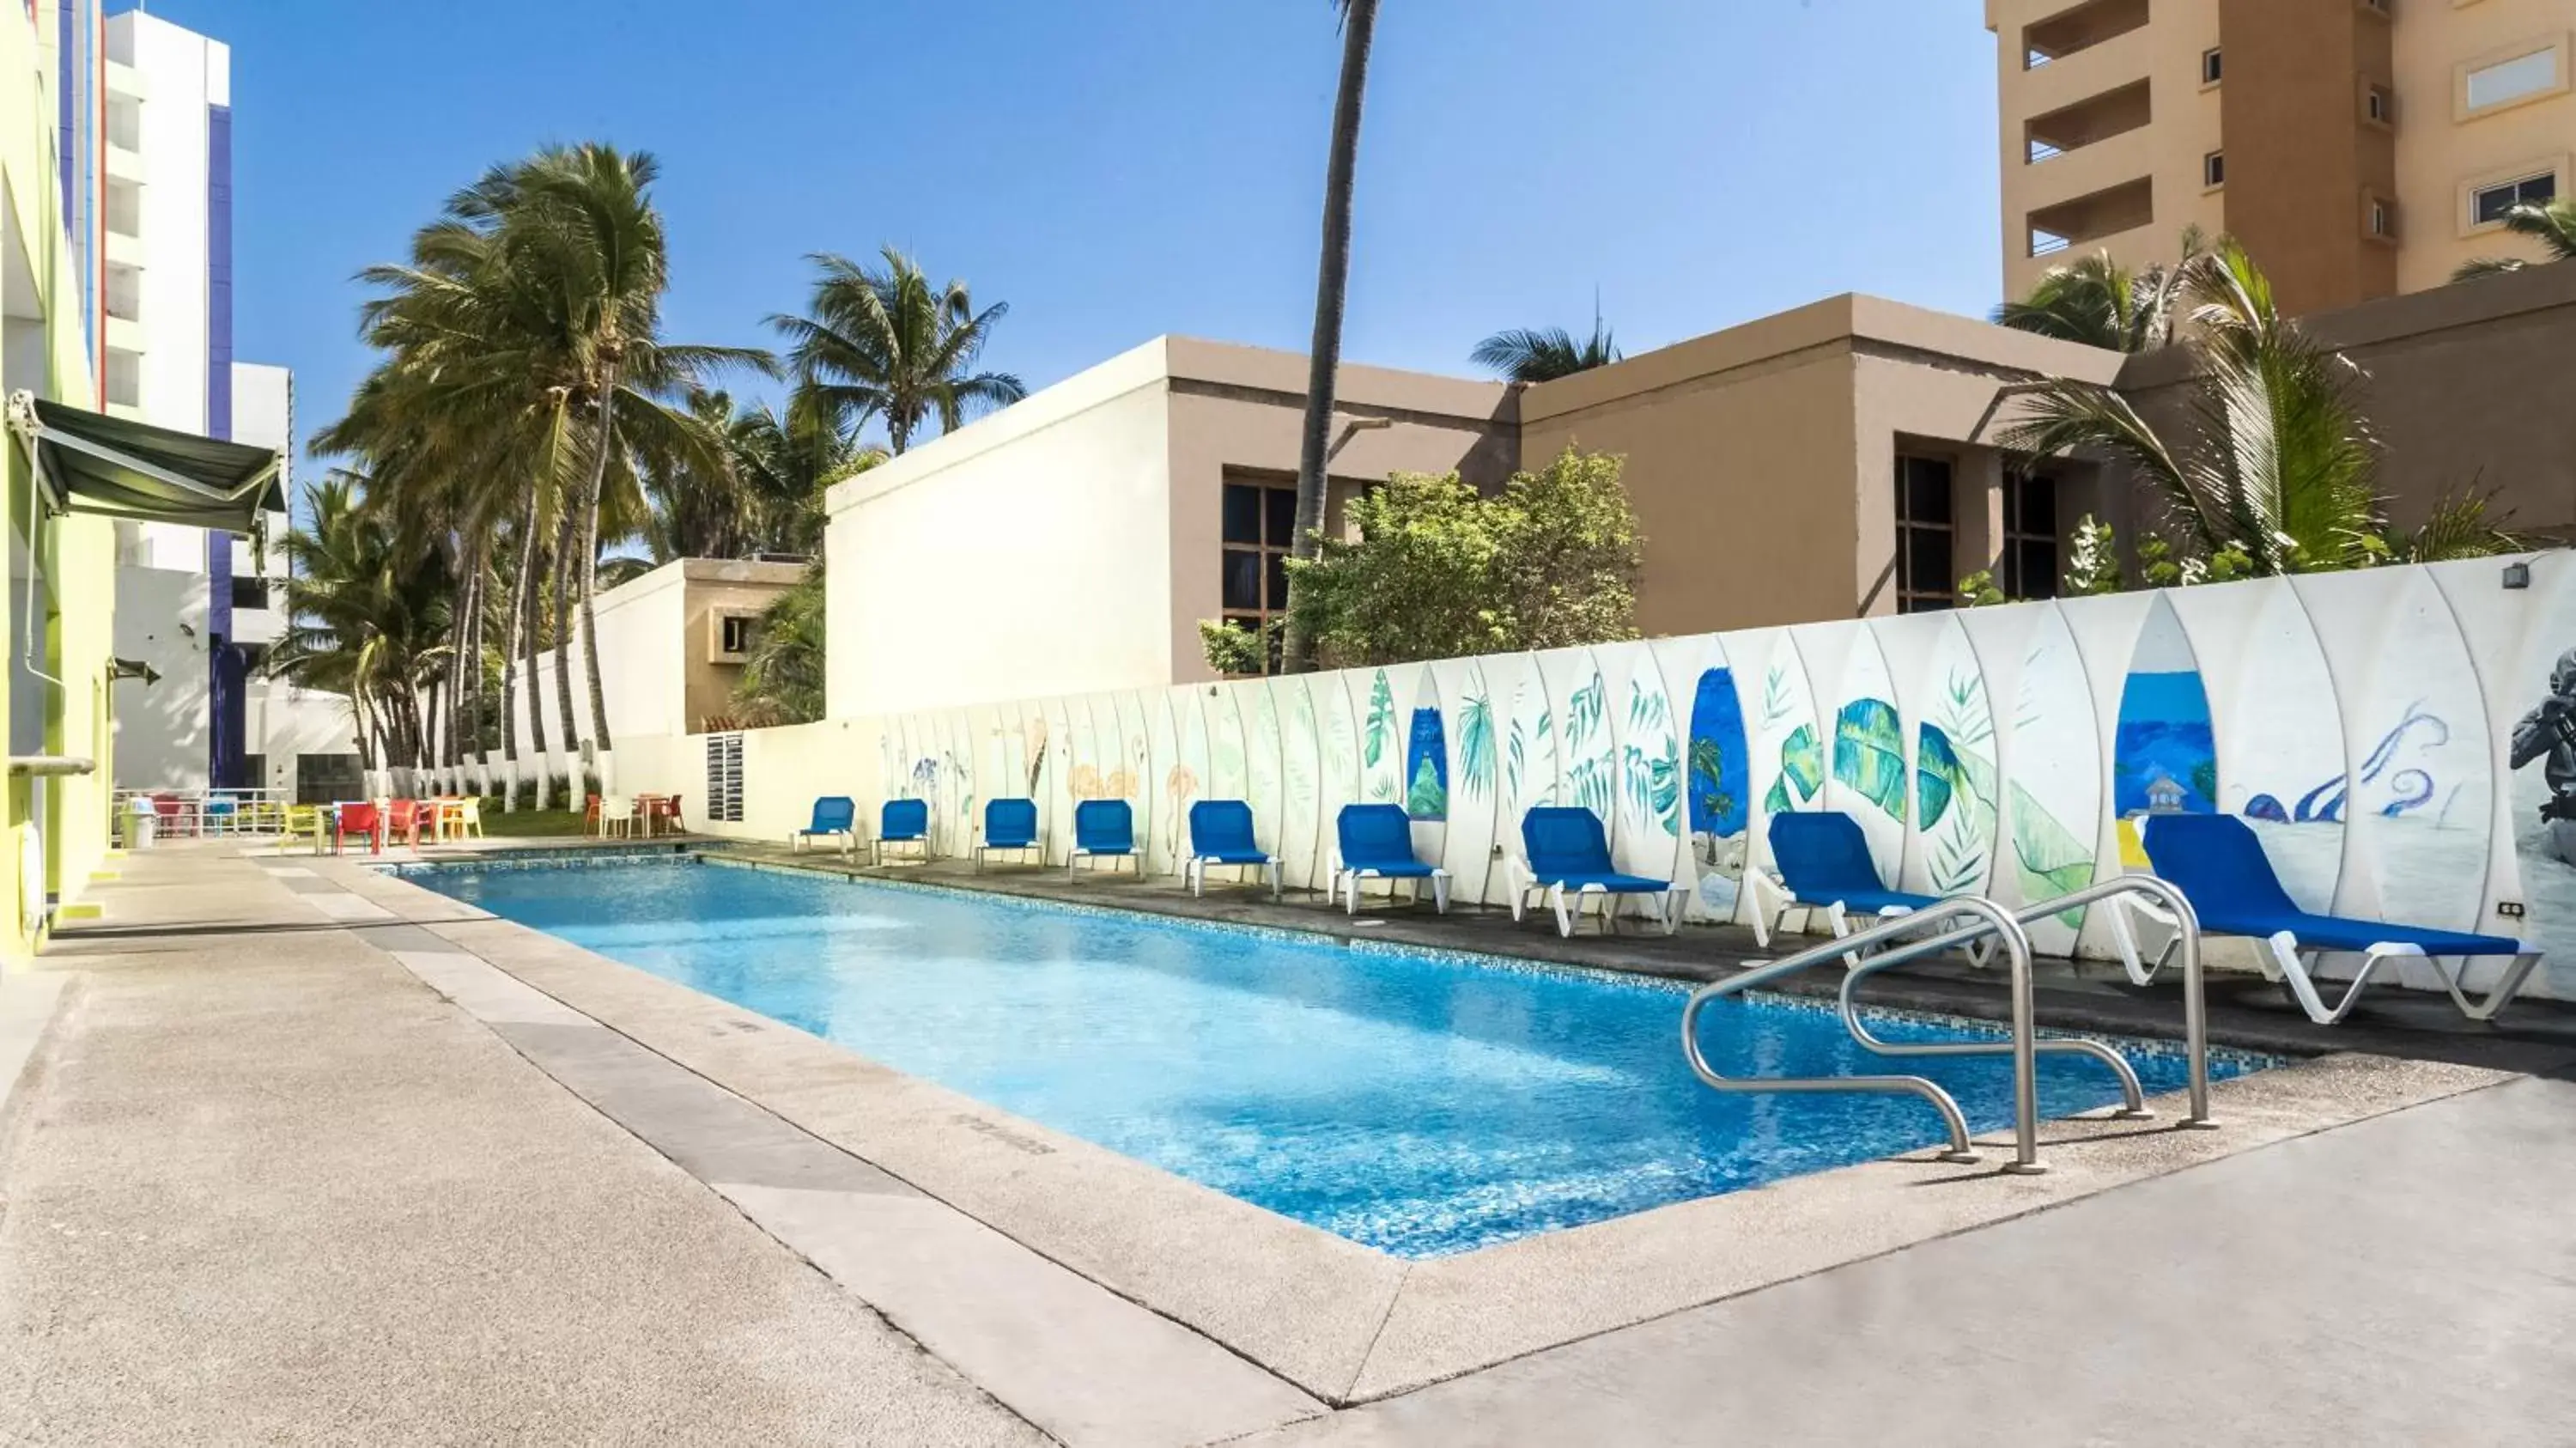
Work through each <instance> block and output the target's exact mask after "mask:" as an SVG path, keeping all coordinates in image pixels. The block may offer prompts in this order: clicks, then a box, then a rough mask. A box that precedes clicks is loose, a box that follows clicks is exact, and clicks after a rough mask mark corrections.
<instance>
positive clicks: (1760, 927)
mask: <svg viewBox="0 0 2576 1448" xmlns="http://www.w3.org/2000/svg"><path fill="white" fill-rule="evenodd" d="M1073 833H1074V840H1073V847H1072V850H1071V852H1070V857H1069V859H1068V860H1067V863H1066V870H1067V873H1068V875H1072V874H1077V873H1079V872H1080V871H1081V870H1083V869H1085V868H1093V869H1097V868H1099V867H1100V865H1101V863H1102V862H1104V861H1106V862H1108V865H1109V867H1110V868H1112V869H1114V868H1116V866H1117V864H1118V862H1120V861H1125V862H1127V863H1128V864H1129V867H1130V868H1131V869H1133V870H1135V871H1136V872H1137V873H1139V874H1141V873H1143V869H1144V862H1143V854H1142V852H1141V851H1140V850H1139V849H1138V848H1137V845H1136V828H1135V814H1134V811H1133V810H1132V809H1131V808H1130V807H1129V806H1128V804H1127V802H1126V801H1124V800H1116V799H1092V800H1084V801H1081V802H1080V803H1078V804H1076V805H1075V806H1074V811H1073ZM2141 833H2142V843H2143V846H2144V849H2145V851H2146V854H2147V857H2148V865H2149V868H2150V869H2152V870H2153V871H2154V872H2155V874H2156V875H2158V876H2159V877H2161V878H2162V879H2164V880H2165V881H2166V882H2167V883H2169V884H2171V885H2173V886H2175V887H2176V888H2177V889H2179V890H2181V891H2182V893H2183V896H2184V898H2185V899H2187V900H2189V901H2190V902H2191V905H2192V910H2193V913H2194V914H2195V915H2196V916H2197V917H2198V919H2199V924H2200V928H2201V929H2202V931H2203V932H2205V933H2207V934H2211V935H2228V936H2243V937H2249V938H2251V939H2253V940H2255V941H2257V942H2259V945H2258V950H2257V959H2258V961H2259V962H2260V964H2261V965H2262V968H2263V971H2264V974H2265V975H2266V976H2267V977H2269V978H2271V979H2272V980H2274V981H2276V982H2279V983H2282V984H2284V985H2286V986H2287V987H2288V988H2289V990H2290V992H2291V994H2292V995H2293V996H2294V997H2295V998H2296V999H2297V1001H2298V1002H2299V1005H2300V1007H2301V1008H2302V1009H2303V1010H2305V1011H2306V1012H2307V1014H2308V1015H2309V1016H2310V1017H2311V1018H2312V1019H2314V1020H2316V1021H2318V1022H2320V1023H2321V1024H2325V1025H2333V1024H2336V1023H2338V1022H2340V1021H2342V1020H2343V1019H2344V1018H2345V1017H2346V1016H2347V1015H2349V1014H2351V1012H2352V1009H2353V1006H2354V1004H2355V1003H2356V1001H2357V1000H2358V999H2359V997H2360V994H2361V990H2362V987H2363V986H2365V985H2367V984H2368V983H2369V982H2370V979H2371V977H2372V976H2373V975H2374V974H2375V973H2376V972H2378V971H2379V969H2380V968H2381V967H2382V966H2383V965H2389V964H2391V963H2393V962H2398V961H2405V960H2422V961H2426V962H2428V963H2429V964H2430V965H2431V966H2432V968H2433V969H2434V971H2435V972H2436V973H2437V974H2438V975H2439V976H2440V977H2441V980H2442V984H2443V987H2444V989H2446V990H2447V991H2449V993H2450V995H2451V999H2452V1001H2453V1002H2454V1003H2456V1004H2457V1005H2458V1006H2459V1008H2460V1009H2461V1010H2462V1011H2463V1012H2465V1013H2467V1014H2468V1016H2469V1017H2470V1018H2471V1019H2473V1020H2489V1019H2492V1018H2493V1017H2494V1016H2495V1014H2496V1012H2498V1011H2500V1010H2502V1009H2503V1008H2504V1006H2505V1005H2506V1004H2507V1003H2508V1002H2510V1001H2511V1000H2512V999H2513V996H2514V994H2515V993H2516V992H2517V991H2519V990H2520V989H2521V987H2522V984H2523V982H2524V981H2525V980H2526V979H2528V978H2529V976H2530V974H2531V971H2532V969H2533V968H2534V967H2535V966H2536V965H2537V964H2538V963H2539V960H2540V953H2539V952H2538V951H2535V950H2532V949H2531V948H2530V947H2528V946H2526V945H2525V944H2523V943H2522V942H2521V941H2518V940H2512V939H2508V938H2505V937H2503V936H2495V935H2477V934H2469V933H2464V932H2460V931H2450V930H2435V929H2428V928H2424V927H2420V926H2410V925H2401V924H2392V923H2389V922H2385V921H2376V920H2360V919H2352V918H2347V917H2341V916H2331V915H2317V914H2313V913H2310V912H2308V911H2304V910H2302V909H2300V908H2299V906H2298V905H2297V904H2296V903H2295V902H2293V901H2292V900H2291V898H2290V894H2289V891H2288V890H2286V889H2284V888H2283V887H2282V884H2281V880H2280V876H2279V875H2278V873H2276V872H2275V871H2274V870H2273V868H2272V863H2271V861H2270V859H2269V858H2268V857H2267V856H2266V855H2265V854H2264V853H2263V847H2262V843H2261V841H2259V840H2257V839H2256V838H2255V837H2254V832H2253V831H2252V829H2250V828H2249V827H2248V826H2247V825H2246V824H2245V822H2244V821H2243V820H2240V819H2236V818H2234V817H2232V816H2228V815H2193V814H2173V815H2150V816H2148V817H2147V819H2146V821H2145V826H2144V829H2143V830H2142V832H2141ZM1189 834H1190V850H1189V854H1188V856H1187V857H1186V858H1185V859H1184V861H1183V864H1182V876H1183V878H1184V879H1185V880H1186V881H1187V882H1188V884H1189V887H1190V892H1191V893H1192V894H1194V895H1196V894H1203V893H1204V892H1205V889H1206V885H1207V872H1208V871H1209V870H1210V869H1225V868H1230V869H1238V870H1242V871H1245V872H1247V873H1249V874H1252V875H1254V876H1256V877H1257V878H1264V879H1267V880H1268V882H1269V885H1270V894H1271V898H1273V899H1277V898H1278V897H1279V895H1280V892H1281V880H1280V871H1279V860H1278V857H1277V856H1274V855H1272V854H1270V853H1269V852H1268V851H1266V850H1264V849H1262V848H1261V847H1260V845H1259V844H1258V842H1257V841H1256V840H1255V838H1254V835H1253V821H1252V808H1251V806H1250V805H1248V804H1246V803H1244V802H1243V801H1241V800H1202V801H1200V802H1199V803H1197V804H1194V805H1192V806H1191V807H1190V814H1189ZM1769 835H1770V843H1771V855H1772V861H1773V866H1774V868H1775V869H1776V870H1777V872H1778V874H1777V877H1776V878H1774V877H1773V876H1771V875H1767V874H1765V873H1764V872H1762V871H1760V870H1754V871H1749V872H1748V873H1747V875H1746V888H1748V889H1749V890H1751V891H1752V892H1753V894H1754V900H1755V910H1754V919H1753V924H1754V933H1755V935H1756V937H1757V939H1758V940H1759V941H1760V942H1761V943H1762V944H1764V945H1768V944H1769V943H1770V936H1771V932H1772V931H1774V930H1777V929H1779V928H1780V926H1781V925H1782V924H1783V923H1784V922H1785V920H1786V917H1787V915H1788V912H1789V911H1791V910H1801V909H1802V910H1806V911H1809V912H1810V913H1811V914H1820V915H1822V916H1823V917H1824V918H1825V921H1826V924H1827V927H1828V928H1829V929H1830V930H1831V931H1832V933H1833V934H1834V935H1836V936H1838V937H1839V936H1843V935H1847V934H1849V933H1851V930H1852V928H1853V920H1854V917H1856V916H1857V917H1861V918H1864V919H1889V918H1894V917H1899V916H1903V915H1908V914H1912V913H1914V912H1916V911H1920V910H1922V909H1924V908H1925V907H1927V906H1930V905H1933V904H1935V903H1937V902H1938V900H1939V897H1937V896H1933V895H1924V894H1917V893H1912V892H1908V891H1903V890H1896V889H1891V888H1889V886H1888V885H1887V884H1886V882H1885V881H1883V880H1882V879H1880V877H1879V874H1878V866H1877V863H1876V861H1874V860H1873V859H1872V858H1871V856H1870V852H1869V843H1868V841H1867V839H1866V838H1864V837H1863V835H1862V833H1861V829H1860V825H1859V823H1858V822H1857V821H1855V820H1854V819H1852V818H1851V817H1850V816H1849V815H1845V814H1839V813H1834V812H1830V811H1801V812H1794V813H1787V814H1780V815H1775V816H1773V817H1772V819H1771V823H1770V832H1769ZM1335 836H1336V839H1335V843H1336V849H1335V852H1334V860H1333V868H1332V873H1331V876H1330V879H1329V883H1328V885H1327V887H1326V898H1328V899H1330V898H1333V897H1335V896H1339V897H1341V898H1342V899H1343V900H1344V901H1345V902H1346V904H1347V908H1348V909H1349V910H1350V911H1351V913H1353V914H1356V913H1358V911H1359V898H1360V885H1361V882H1362V881H1364V880H1387V881H1394V880H1406V881H1410V882H1411V883H1412V890H1413V898H1414V900H1415V901H1416V902H1417V903H1418V902H1419V901H1420V899H1421V889H1422V885H1423V884H1424V882H1426V881H1427V882H1429V884H1430V885H1431V888H1432V893H1433V899H1434V902H1435V904H1436V907H1437V908H1438V909H1439V910H1440V911H1441V912H1442V913H1444V914H1445V913H1447V911H1448V909H1449V872H1448V871H1446V870H1444V869H1441V868H1440V867H1439V866H1436V865H1432V864H1428V863H1425V862H1424V861H1422V860H1420V859H1418V858H1416V857H1415V855H1414V853H1413V837H1412V827H1411V821H1410V820H1409V819H1408V818H1407V816H1406V815H1405V812H1404V810H1403V809H1402V808H1401V807H1400V806H1397V805H1391V804H1375V805H1369V804H1358V805H1348V806H1345V807H1344V808H1343V809H1342V811H1341V813H1340V815H1339V817H1338V819H1337V820H1336V822H1335ZM831 838H837V839H839V840H840V842H841V844H842V847H843V848H844V849H845V850H849V851H853V852H854V851H855V850H856V848H857V846H858V835H857V807H856V805H855V804H854V803H853V802H852V801H851V800H849V799H848V798H846V797H837V796H836V797H832V798H827V799H821V800H817V801H815V804H814V817H813V822H812V823H811V824H810V825H808V826H807V827H806V828H805V829H803V830H800V831H798V832H797V833H796V836H795V838H794V840H793V841H792V842H791V843H792V844H793V845H795V846H797V847H800V848H801V847H802V846H803V845H804V844H806V843H807V842H808V841H811V840H814V839H831ZM1521 843H1522V847H1523V852H1522V854H1521V855H1520V856H1519V857H1517V858H1511V859H1507V860H1506V867H1507V869H1508V870H1509V872H1510V893H1511V905H1512V918H1513V919H1514V920H1516V921H1517V920H1521V919H1523V918H1525V916H1526V913H1527V911H1528V909H1529V908H1530V907H1531V906H1532V905H1535V904H1539V903H1542V902H1543V903H1544V904H1546V905H1547V907H1548V908H1549V909H1550V911H1551V912H1552V913H1553V914H1554V915H1555V917H1556V925H1557V929H1558V931H1559V933H1560V934H1563V935H1567V936H1571V935H1573V934H1574V932H1575V927H1576V924H1577V922H1578V921H1579V920H1580V919H1581V917H1582V914H1583V912H1584V910H1585V908H1586V907H1587V906H1588V905H1590V904H1592V903H1594V902H1596V901H1597V902H1598V903H1599V904H1600V907H1601V928H1602V929H1603V931H1604V932H1608V931H1609V930H1611V929H1612V928H1613V922H1614V920H1615V918H1616V916H1617V913H1618V902H1619V901H1620V900H1621V899H1623V898H1631V897H1634V898H1638V899H1640V900H1641V901H1642V902H1644V903H1646V904H1647V905H1648V906H1649V908H1650V909H1651V912H1652V914H1653V917H1654V920H1655V923H1656V924H1657V925H1659V926H1660V927H1661V928H1662V930H1663V933H1665V934H1667V935H1670V934H1672V933H1673V931H1674V930H1675V929H1676V928H1678V927H1679V925H1680V924H1681V916H1682V904H1683V899H1684V896H1685V894H1686V891H1685V888H1684V887H1682V886H1679V885H1676V884H1674V883H1672V882H1671V881H1669V880H1664V879H1659V878H1656V877H1653V876H1645V875H1631V874H1627V873H1624V872H1622V871H1620V870H1619V869H1617V868H1616V866H1615V865H1614V864H1613V863H1612V861H1611V855H1610V845H1609V840H1608V837H1607V834H1606V832H1605V831H1604V830H1603V828H1602V824H1601V818H1600V816H1598V815H1596V814H1594V813H1593V812H1592V811H1590V810H1588V809H1583V808H1580V807H1570V806H1547V807H1542V808H1538V809H1533V810H1530V811H1528V812H1527V813H1526V814H1525V815H1523V817H1522V819H1521ZM889 846H893V847H896V848H899V849H903V850H905V851H907V852H909V853H911V854H913V855H915V856H916V857H918V858H921V859H927V858H929V854H930V806H929V804H928V803H927V802H926V801H923V800H917V799H899V800H889V801H887V802H886V804H885V807H884V809H883V811H882V813H881V815H880V818H879V829H878V832H877V837H876V839H875V840H874V841H873V842H872V843H871V859H872V860H873V861H874V862H876V863H879V864H882V863H884V862H885V860H886V858H887V855H886V850H887V848H888V847H889ZM1000 854H1017V855H1020V856H1021V857H1023V858H1024V859H1025V858H1026V857H1028V856H1030V855H1036V856H1037V857H1038V859H1039V861H1041V862H1042V861H1043V858H1044V851H1043V848H1042V840H1041V837H1040V835H1039V830H1038V809H1037V804H1036V802H1035V801H1032V800H1027V799H997V800H992V801H990V802H988V803H987V804H986V805H985V807H984V829H983V837H982V838H981V839H980V840H979V841H977V843H976V844H975V846H974V859H975V865H976V868H977V869H979V870H980V869H982V868H983V867H984V865H985V862H986V861H987V860H988V859H989V858H990V857H992V856H994V855H1000ZM2104 903H2105V906H2106V907H2107V908H2108V909H2109V911H2110V920H2111V925H2112V935H2113V938H2114V942H2115V944H2116V946H2117V948H2118V950H2119V953H2120V956H2121V959H2122V962H2123V964H2124V966H2125V967H2126V969H2127V970H2128V973H2129V976H2130V979H2132V980H2133V981H2135V982H2136V983H2138V984H2139V985H2145V984H2148V983H2149V982H2150V981H2151V980H2152V979H2153V978H2154V976H2155V973H2156V971H2157V970H2158V969H2159V968H2160V967H2161V966H2162V965H2163V964H2164V963H2165V962H2166V960H2168V959H2169V958H2170V957H2171V954H2172V951H2173V947H2174V939H2172V938H2169V939H2168V940H2167V941H2166V942H2165V945H2164V947H2163V951H2162V953H2160V954H2159V955H2158V956H2157V957H2156V959H2155V960H2154V961H2152V962H2149V961H2146V960H2144V959H2143V958H2142V957H2141V954H2140V952H2139V950H2138V947H2137V932H2136V928H2135V925H2134V923H2133V922H2132V920H2131V919H2130V915H2129V912H2131V911H2135V912H2138V913H2139V914H2141V915H2144V916H2146V917H2147V918H2149V919H2151V920H2156V921H2159V922H2160V923H2162V924H2164V925H2166V926H2168V927H2173V926H2177V925H2178V924H2179V922H2178V921H2176V920H2175V919H2174V918H2173V917H2171V916H2169V915H2166V914H2164V913H2163V912H2161V911H2159V910H2157V909H2155V908H2154V907H2153V906H2150V905H2146V904H2143V903H2141V902H2139V901H2137V900H2135V899H2133V898H2125V897H2124V898H2120V899H2115V900H2111V901H2106V902H2104ZM2177 938H2178V937H2177ZM2333 953H2347V954H2357V955H2359V956H2361V957H2362V963H2361V966H2360V968H2359V970H2358V971H2357V972H2356V973H2355V974H2354V975H2353V977H2352V980H2351V982H2350V983H2349V984H2348V985H2347V986H2346V987H2345V988H2344V991H2343V994H2342V996H2341V997H2340V998H2339V999H2337V1000H2335V1001H2332V1002H2329V1001H2327V1000H2326V999H2325V995H2324V993H2323V992H2322V991H2321V990H2320V989H2319V988H2318V974H2317V964H2318V961H2319V959H2320V957H2322V956H2324V955H2327V954H2333ZM1985 954H1986V952H1985V951H1983V950H1980V951H1978V952H1976V953H1975V954H1974V955H1973V956H1972V958H1974V959H1976V960H1977V961H1978V962H1979V963H1980V964H1982V963H1983V961H1984V959H1985ZM2499 956H2502V957H2509V958H2510V959H2509V961H2508V964H2507V965H2506V967H2505V968H2504V970H2503V972H2502V974H2501V975H2500V976H2499V977H2498V979H2497V980H2496V982H2495V983H2494V984H2493V985H2492V986H2491V987H2490V988H2489V989H2488V991H2487V993H2486V995H2485V996H2484V998H2483V999H2479V1000H2472V999H2471V998H2470V996H2469V995H2468V994H2467V992H2466V990H2465V986H2466V984H2467V972H2468V963H2469V961H2471V960H2474V959H2481V958H2494V957H2499ZM2446 961H2447V962H2452V963H2451V964H2447V965H2446V964H2445V963H2444V962H2446Z"/></svg>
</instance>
